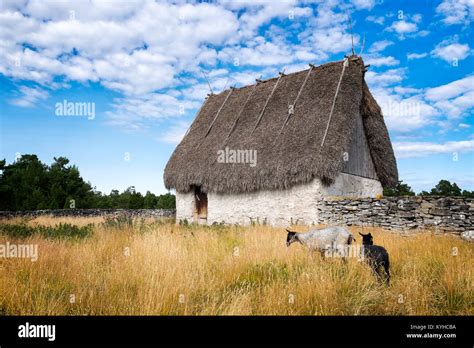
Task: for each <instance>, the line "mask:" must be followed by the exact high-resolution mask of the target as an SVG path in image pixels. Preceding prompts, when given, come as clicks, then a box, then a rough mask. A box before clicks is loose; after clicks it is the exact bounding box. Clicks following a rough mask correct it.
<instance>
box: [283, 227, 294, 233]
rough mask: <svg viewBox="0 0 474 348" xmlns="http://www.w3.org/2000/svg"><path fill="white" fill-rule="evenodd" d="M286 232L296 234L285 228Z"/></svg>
mask: <svg viewBox="0 0 474 348" xmlns="http://www.w3.org/2000/svg"><path fill="white" fill-rule="evenodd" d="M285 230H286V232H288V233H295V232H293V231H290V230H289V229H286V228H285Z"/></svg>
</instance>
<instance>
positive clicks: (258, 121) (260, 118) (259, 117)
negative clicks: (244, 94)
mask: <svg viewBox="0 0 474 348" xmlns="http://www.w3.org/2000/svg"><path fill="white" fill-rule="evenodd" d="M279 74H280V76H278V80H277V82H276V83H275V86H273V89H272V92H271V93H270V95H269V96H268V98H267V101H266V102H265V105H264V106H263V110H262V112H261V113H260V116H258V120H257V123H255V127H254V128H253V130H252V133H250V135H252V134H253V132H255V130H256V129H257V127H258V125H259V124H260V121H261V120H262V117H263V114H264V113H265V109H266V108H267V105H268V102H269V101H270V98H271V97H272V95H273V93H274V92H275V90H276V88H277V86H278V82H280V80H281V78H282V76H283V75H284V74H285V73H284V71H283V72H280V73H279Z"/></svg>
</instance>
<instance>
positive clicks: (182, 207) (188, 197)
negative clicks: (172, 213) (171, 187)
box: [176, 192, 194, 223]
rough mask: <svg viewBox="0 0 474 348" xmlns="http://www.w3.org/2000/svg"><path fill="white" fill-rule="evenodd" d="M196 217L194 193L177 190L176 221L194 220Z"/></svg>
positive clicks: (190, 221)
mask: <svg viewBox="0 0 474 348" xmlns="http://www.w3.org/2000/svg"><path fill="white" fill-rule="evenodd" d="M193 218H194V193H193V192H189V193H180V192H176V223H179V222H180V221H183V220H184V219H186V220H188V222H189V223H192V222H193Z"/></svg>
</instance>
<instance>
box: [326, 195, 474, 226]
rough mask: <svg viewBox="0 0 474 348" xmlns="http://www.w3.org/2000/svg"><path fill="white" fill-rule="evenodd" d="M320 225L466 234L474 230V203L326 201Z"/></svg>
mask: <svg viewBox="0 0 474 348" xmlns="http://www.w3.org/2000/svg"><path fill="white" fill-rule="evenodd" d="M318 209H319V214H318V216H319V222H320V223H326V224H331V223H338V224H340V223H342V224H346V225H357V226H362V225H365V226H377V227H382V228H386V229H397V230H410V229H430V230H435V231H439V232H454V233H462V232H464V231H469V230H473V229H474V199H472V198H462V197H434V196H429V197H423V196H414V197H412V196H406V197H386V198H382V199H376V198H361V199H344V198H337V197H329V198H325V199H324V200H323V201H322V202H321V204H320V206H319V208H318Z"/></svg>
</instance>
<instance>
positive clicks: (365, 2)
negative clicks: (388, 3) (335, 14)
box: [351, 0, 375, 10]
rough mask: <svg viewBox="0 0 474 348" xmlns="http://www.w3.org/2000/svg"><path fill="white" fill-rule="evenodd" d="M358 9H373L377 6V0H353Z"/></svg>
mask: <svg viewBox="0 0 474 348" xmlns="http://www.w3.org/2000/svg"><path fill="white" fill-rule="evenodd" d="M351 2H352V3H353V4H354V6H355V7H356V9H366V10H371V9H372V8H373V7H374V6H375V0H352V1H351Z"/></svg>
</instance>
